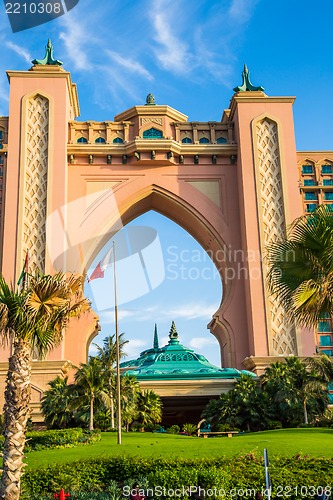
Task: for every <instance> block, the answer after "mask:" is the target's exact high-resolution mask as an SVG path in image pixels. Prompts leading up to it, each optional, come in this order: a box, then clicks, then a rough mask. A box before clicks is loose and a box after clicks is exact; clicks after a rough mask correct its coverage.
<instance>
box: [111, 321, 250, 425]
mask: <svg viewBox="0 0 333 500" xmlns="http://www.w3.org/2000/svg"><path fill="white" fill-rule="evenodd" d="M169 339H170V340H169V342H168V343H167V345H165V346H163V347H159V340H158V334H157V327H156V325H155V332H154V342H153V347H152V348H151V349H147V350H145V351H143V352H141V353H140V356H139V358H138V359H135V360H131V361H127V362H124V363H122V364H121V365H120V366H121V369H122V372H123V373H124V372H127V373H131V374H133V375H135V376H136V378H137V379H138V381H139V383H140V386H141V388H142V389H152V390H153V391H155V392H156V393H157V394H158V395H159V396H160V397H161V398H162V402H163V424H169V425H171V424H178V425H181V424H184V423H188V422H192V423H196V424H197V423H198V422H199V420H200V416H201V413H202V410H203V409H204V408H205V406H206V405H207V403H208V402H209V400H210V399H212V398H217V397H218V396H219V395H220V394H221V393H222V392H228V391H229V390H230V389H232V388H233V386H234V384H235V382H236V381H237V380H238V379H239V378H240V377H241V375H242V374H247V375H250V376H252V377H255V375H254V374H253V373H252V372H249V371H246V370H237V369H235V368H219V367H217V366H214V365H212V364H211V363H210V362H209V361H208V360H207V359H206V358H205V357H204V356H203V355H202V354H198V353H195V352H194V351H193V350H192V349H189V348H188V347H186V346H184V345H182V344H181V343H180V341H179V334H178V332H177V329H176V325H175V323H174V321H173V322H172V325H171V329H170V333H169Z"/></svg>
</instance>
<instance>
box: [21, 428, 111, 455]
mask: <svg viewBox="0 0 333 500" xmlns="http://www.w3.org/2000/svg"><path fill="white" fill-rule="evenodd" d="M26 437H27V442H26V445H25V451H35V450H44V449H46V448H61V447H64V446H77V445H79V444H89V443H94V442H96V441H99V440H100V439H101V435H100V431H85V430H83V429H81V428H77V429H61V430H49V431H31V432H27V434H26Z"/></svg>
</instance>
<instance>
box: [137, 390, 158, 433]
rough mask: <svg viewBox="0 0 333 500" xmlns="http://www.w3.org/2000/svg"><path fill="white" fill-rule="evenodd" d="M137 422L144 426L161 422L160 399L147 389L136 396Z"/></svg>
mask: <svg viewBox="0 0 333 500" xmlns="http://www.w3.org/2000/svg"><path fill="white" fill-rule="evenodd" d="M136 404H137V406H136V410H137V416H136V418H137V420H138V421H139V422H140V423H141V424H142V425H144V426H146V425H149V424H158V423H159V422H161V420H162V401H161V398H160V397H159V396H158V395H157V394H156V393H155V392H154V391H152V390H150V389H147V390H145V391H143V392H140V393H139V394H138V398H137V403H136Z"/></svg>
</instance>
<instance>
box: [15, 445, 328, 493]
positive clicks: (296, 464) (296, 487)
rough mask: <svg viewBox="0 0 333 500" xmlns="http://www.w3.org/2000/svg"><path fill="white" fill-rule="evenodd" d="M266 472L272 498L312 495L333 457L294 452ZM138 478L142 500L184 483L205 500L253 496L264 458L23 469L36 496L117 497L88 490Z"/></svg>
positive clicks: (324, 482) (116, 460)
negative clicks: (65, 493) (143, 493)
mask: <svg viewBox="0 0 333 500" xmlns="http://www.w3.org/2000/svg"><path fill="white" fill-rule="evenodd" d="M270 474H271V478H272V484H273V491H272V497H273V498H274V497H275V498H285V499H291V500H293V499H296V498H304V499H311V498H314V499H315V498H316V496H317V494H320V493H321V492H322V488H325V487H329V486H331V485H333V459H326V458H325V459H324V458H319V459H311V458H307V457H301V456H299V455H297V456H295V457H293V458H292V459H290V458H289V459H288V458H276V459H274V460H272V461H271V466H270ZM137 480H140V483H141V485H142V486H143V487H144V488H145V489H146V488H149V489H150V490H151V491H150V492H149V494H147V495H146V498H147V499H148V498H149V497H154V498H160V499H161V500H164V499H168V498H172V497H173V499H174V500H175V498H176V497H177V495H173V494H172V491H175V490H177V489H179V490H180V495H179V496H180V497H183V496H186V487H188V486H190V485H192V486H198V485H199V486H200V487H201V488H202V490H203V491H202V492H201V493H203V492H206V498H207V497H209V498H218V497H219V498H221V497H224V498H226V499H230V500H234V499H235V498H236V497H237V498H243V499H244V500H246V499H253V497H254V492H255V491H258V490H259V491H260V490H262V488H263V487H264V484H265V476H264V465H263V461H262V459H261V458H259V457H257V456H256V455H255V454H249V455H245V456H240V457H234V458H233V459H214V460H208V459H202V460H181V459H179V460H177V461H176V460H170V459H165V460H163V459H159V460H156V459H153V458H149V459H145V458H142V457H140V456H138V457H128V458H127V457H112V458H99V459H93V460H80V461H76V462H70V463H65V464H61V465H52V466H51V465H49V466H46V467H43V468H39V469H38V470H36V469H28V470H26V472H25V474H24V477H23V484H24V489H25V491H26V492H27V493H28V494H30V497H27V498H33V496H32V493H34V494H37V495H39V496H40V495H47V494H50V493H54V492H56V491H57V490H58V491H59V490H60V488H62V487H66V488H67V490H70V489H71V490H76V491H81V492H86V493H87V492H89V491H90V492H91V498H116V497H117V495H115V493H112V495H111V494H109V496H105V495H102V496H101V494H100V495H99V497H98V496H93V493H92V492H94V491H95V492H96V491H106V490H107V489H108V488H110V484H111V483H112V482H114V481H115V482H116V484H118V486H119V488H120V489H119V490H118V494H119V496H121V495H122V494H123V490H122V487H123V486H124V485H129V486H131V485H132V484H133V482H134V481H137ZM183 488H184V489H183ZM192 493H193V491H192ZM36 498H37V497H36ZM39 498H41V499H42V498H49V497H48V496H44V497H42V496H40V497H39ZM73 498H74V497H73ZM77 498H79V496H78V497H77Z"/></svg>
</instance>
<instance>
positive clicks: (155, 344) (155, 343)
mask: <svg viewBox="0 0 333 500" xmlns="http://www.w3.org/2000/svg"><path fill="white" fill-rule="evenodd" d="M153 348H154V349H158V348H159V345H158V334H157V325H156V323H155V331H154V344H153Z"/></svg>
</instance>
